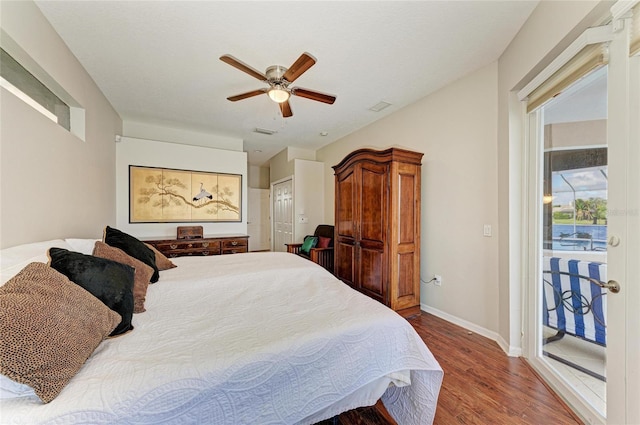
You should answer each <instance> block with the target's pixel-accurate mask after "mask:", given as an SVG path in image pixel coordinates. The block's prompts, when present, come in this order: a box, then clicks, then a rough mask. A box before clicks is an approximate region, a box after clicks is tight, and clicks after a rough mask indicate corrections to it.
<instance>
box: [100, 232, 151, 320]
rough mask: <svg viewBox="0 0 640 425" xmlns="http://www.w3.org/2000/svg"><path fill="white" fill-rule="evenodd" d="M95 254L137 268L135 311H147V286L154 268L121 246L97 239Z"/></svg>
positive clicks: (134, 277) (134, 285)
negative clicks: (145, 303)
mask: <svg viewBox="0 0 640 425" xmlns="http://www.w3.org/2000/svg"><path fill="white" fill-rule="evenodd" d="M93 256H94V257H100V258H106V259H107V260H113V261H117V262H118V263H122V264H126V265H128V266H131V267H133V268H134V269H136V271H135V273H134V276H133V312H134V313H142V312H143V311H146V309H145V308H144V301H145V299H146V297H147V287H148V286H149V280H150V279H151V275H153V269H152V268H151V267H150V266H147V265H146V264H145V263H143V262H142V261H140V260H137V259H135V258H133V257H132V256H130V255H128V254H127V253H126V252H124V251H123V250H121V249H120V248H116V247H113V246H110V245H107V244H106V243H104V242H101V241H97V242H96V244H95V246H94V248H93Z"/></svg>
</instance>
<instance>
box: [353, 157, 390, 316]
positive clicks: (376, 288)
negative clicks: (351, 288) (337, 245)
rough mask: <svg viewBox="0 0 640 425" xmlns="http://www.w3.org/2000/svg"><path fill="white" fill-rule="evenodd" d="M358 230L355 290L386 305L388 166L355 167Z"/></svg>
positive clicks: (364, 163) (366, 165)
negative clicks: (356, 170) (357, 190)
mask: <svg viewBox="0 0 640 425" xmlns="http://www.w3.org/2000/svg"><path fill="white" fill-rule="evenodd" d="M358 171H359V172H358V175H357V176H358V180H359V181H358V185H357V186H358V188H359V189H360V190H359V193H358V194H357V195H358V196H357V197H356V198H357V199H358V201H357V204H358V213H359V214H358V216H359V220H358V229H357V230H358V232H357V240H356V250H357V254H358V262H357V264H356V270H357V272H356V273H357V277H358V281H357V282H358V289H359V290H360V291H362V292H364V293H365V294H367V295H368V296H370V297H371V298H374V299H377V300H378V301H380V302H382V303H385V304H388V301H389V297H388V289H389V288H388V286H389V285H388V270H387V268H388V261H387V259H386V258H385V256H386V255H387V254H386V252H387V250H386V249H385V248H386V247H385V244H386V240H387V238H386V235H387V229H388V213H387V211H388V198H389V195H388V191H389V177H388V172H387V171H388V165H387V164H376V163H371V162H363V163H362V164H361V165H360V166H359V170H358Z"/></svg>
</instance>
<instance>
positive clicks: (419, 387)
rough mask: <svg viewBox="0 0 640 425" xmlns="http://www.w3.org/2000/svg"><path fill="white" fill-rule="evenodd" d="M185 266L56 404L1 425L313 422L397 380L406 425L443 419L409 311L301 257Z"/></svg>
mask: <svg viewBox="0 0 640 425" xmlns="http://www.w3.org/2000/svg"><path fill="white" fill-rule="evenodd" d="M173 261H174V263H175V264H177V265H178V267H177V268H175V269H171V270H166V271H163V272H161V275H160V281H159V282H157V283H155V284H153V285H150V286H149V289H148V292H147V300H146V308H147V311H146V312H145V313H141V314H136V315H134V317H133V324H134V326H135V329H134V330H133V331H132V332H131V333H129V334H126V335H124V336H121V337H118V338H114V339H110V340H107V341H105V342H103V343H102V344H101V345H100V346H99V347H98V349H97V350H96V351H95V352H94V354H93V355H92V356H91V357H90V358H89V360H88V361H87V363H86V364H85V365H84V367H83V368H82V370H81V371H80V372H79V374H78V375H76V376H75V377H74V378H73V380H72V381H71V382H70V383H69V385H67V387H65V388H64V390H63V391H62V393H61V394H60V395H59V396H58V397H57V398H56V399H55V400H53V401H52V402H51V403H49V404H42V403H41V402H40V401H39V399H37V398H36V397H28V398H21V399H13V400H3V401H2V405H1V406H0V422H1V423H2V424H6V423H23V424H34V423H53V424H65V425H66V424H71V423H83V424H134V423H135V424H159V423H175V424H183V423H194V424H195V423H197V424H230V425H231V424H233V425H236V424H295V423H311V422H312V421H317V420H320V419H323V418H327V417H330V416H332V415H334V414H337V413H340V412H341V411H343V410H346V409H350V408H354V407H357V406H359V405H367V404H368V405H371V404H373V403H374V402H375V400H376V398H377V397H378V396H379V394H373V393H372V394H369V395H366V394H365V395H360V393H361V392H362V391H361V392H358V390H359V389H360V388H362V387H364V386H366V385H367V384H371V383H375V382H385V381H384V380H383V381H380V378H385V377H386V379H387V382H389V381H390V382H395V383H396V384H397V385H405V384H409V383H411V385H410V386H404V387H395V386H393V387H391V388H389V390H387V392H386V393H385V395H384V397H383V401H384V402H385V405H386V406H387V409H388V410H389V411H390V412H391V414H392V415H393V416H394V417H395V418H396V419H397V421H398V423H400V424H401V425H404V424H429V423H431V422H432V421H433V417H434V414H435V406H436V402H437V398H438V392H439V389H440V385H441V382H442V376H443V372H442V369H441V368H440V366H439V365H438V363H437V362H436V360H435V359H434V357H433V356H432V354H431V353H430V352H429V350H428V349H427V347H426V346H425V345H424V343H423V342H422V340H421V339H420V337H419V336H418V335H417V333H416V332H415V331H414V329H413V328H412V327H411V325H410V324H409V323H408V322H407V321H406V320H404V319H403V318H401V317H400V316H398V315H397V314H396V313H395V312H393V311H391V310H389V309H387V308H386V307H384V306H382V305H381V304H379V303H378V302H376V301H373V300H371V299H369V298H368V297H366V296H364V295H362V294H359V293H358V292H356V291H354V290H352V289H350V288H349V287H348V286H346V285H344V284H343V283H342V282H340V281H338V280H337V279H335V278H334V277H333V276H332V275H330V274H329V273H327V272H326V271H325V270H324V269H323V268H321V267H319V266H317V265H315V264H313V263H312V262H310V261H307V260H304V259H301V258H299V257H297V256H295V255H292V254H286V253H249V254H242V255H224V256H215V257H183V258H176V259H173ZM408 371H411V372H410V375H409V373H408ZM409 376H410V379H409ZM409 381H410V382H409ZM385 386H386V385H385ZM352 394H355V395H356V396H354V397H351V398H349V397H348V396H349V395H352ZM367 398H373V399H372V400H365V399H367ZM318 412H322V413H320V414H318Z"/></svg>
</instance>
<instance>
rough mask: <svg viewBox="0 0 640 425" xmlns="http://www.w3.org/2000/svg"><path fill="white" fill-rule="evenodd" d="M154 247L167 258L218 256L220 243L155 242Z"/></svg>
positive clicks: (192, 241)
mask: <svg viewBox="0 0 640 425" xmlns="http://www.w3.org/2000/svg"><path fill="white" fill-rule="evenodd" d="M154 245H155V247H156V248H157V249H158V251H160V252H162V253H163V254H164V255H166V256H167V257H182V256H187V255H219V254H220V241H207V240H202V241H197V240H174V241H163V242H156V243H154Z"/></svg>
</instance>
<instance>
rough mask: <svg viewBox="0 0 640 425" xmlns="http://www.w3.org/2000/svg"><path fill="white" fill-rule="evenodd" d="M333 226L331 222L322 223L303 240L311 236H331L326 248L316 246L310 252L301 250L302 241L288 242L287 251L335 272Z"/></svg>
mask: <svg viewBox="0 0 640 425" xmlns="http://www.w3.org/2000/svg"><path fill="white" fill-rule="evenodd" d="M333 230H334V229H333V226H331V225H330V224H320V225H318V227H316V230H315V231H314V232H313V235H307V236H305V237H304V239H303V240H306V239H307V238H311V237H317V238H321V237H322V238H329V243H328V246H327V247H326V248H320V247H315V248H311V249H310V250H309V254H307V253H305V252H304V251H302V250H301V248H302V245H303V244H301V243H288V244H286V245H287V252H290V253H292V254H296V255H299V256H301V257H304V258H306V259H308V260H311V261H313V262H314V263H316V264H319V265H321V266H322V267H324V268H325V269H327V270H328V271H329V272H330V273H333Z"/></svg>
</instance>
